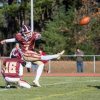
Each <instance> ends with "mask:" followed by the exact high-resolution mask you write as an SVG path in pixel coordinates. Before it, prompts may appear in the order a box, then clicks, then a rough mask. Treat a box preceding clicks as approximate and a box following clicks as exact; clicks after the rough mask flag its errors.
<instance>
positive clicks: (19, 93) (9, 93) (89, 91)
mask: <svg viewBox="0 0 100 100" xmlns="http://www.w3.org/2000/svg"><path fill="white" fill-rule="evenodd" d="M25 80H27V81H29V83H30V84H31V83H32V80H33V77H25ZM40 83H41V85H42V87H32V88H31V89H25V88H18V89H16V88H12V89H5V88H3V86H4V80H3V79H2V77H0V100H100V77H41V79H40Z"/></svg>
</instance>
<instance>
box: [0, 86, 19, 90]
mask: <svg viewBox="0 0 100 100" xmlns="http://www.w3.org/2000/svg"><path fill="white" fill-rule="evenodd" d="M6 88H7V89H8V88H10V89H16V88H17V87H16V86H10V87H6V86H0V89H6Z"/></svg>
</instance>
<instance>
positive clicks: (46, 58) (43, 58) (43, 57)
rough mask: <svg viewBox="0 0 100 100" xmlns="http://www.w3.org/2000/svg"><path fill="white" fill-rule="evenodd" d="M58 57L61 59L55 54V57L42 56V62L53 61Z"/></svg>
mask: <svg viewBox="0 0 100 100" xmlns="http://www.w3.org/2000/svg"><path fill="white" fill-rule="evenodd" d="M58 57H59V55H58V54H55V55H45V56H41V60H51V59H56V58H58Z"/></svg>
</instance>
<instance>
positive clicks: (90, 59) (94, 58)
mask: <svg viewBox="0 0 100 100" xmlns="http://www.w3.org/2000/svg"><path fill="white" fill-rule="evenodd" d="M62 58H64V61H65V62H66V63H65V62H62V64H64V63H65V64H66V65H67V63H68V62H69V61H72V62H74V66H76V56H75V55H63V56H62ZM83 59H84V61H83V62H84V63H85V64H84V67H87V69H88V66H90V65H89V63H91V70H92V72H93V73H96V68H97V70H100V69H99V68H100V55H84V56H83ZM62 61H63V60H62ZM52 62H54V61H53V60H50V61H49V62H48V73H51V72H52V69H53V67H54V65H52ZM56 62H58V63H59V61H55V63H56ZM97 62H98V64H97ZM70 63H71V62H70ZM56 64H57V63H56ZM58 65H59V64H58ZM85 65H86V66H85ZM69 67H70V66H69ZM66 70H67V69H66ZM85 70H86V69H85ZM98 72H99V71H98Z"/></svg>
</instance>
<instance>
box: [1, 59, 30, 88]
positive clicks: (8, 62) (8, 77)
mask: <svg viewBox="0 0 100 100" xmlns="http://www.w3.org/2000/svg"><path fill="white" fill-rule="evenodd" d="M21 63H23V61H22V60H20V59H17V58H8V59H5V60H4V62H3V66H2V70H1V73H2V76H3V78H4V80H5V82H6V87H7V88H10V86H11V85H13V84H14V85H18V86H20V87H24V88H31V86H30V85H29V84H28V83H27V82H26V81H24V80H22V75H23V66H22V65H21Z"/></svg>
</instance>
